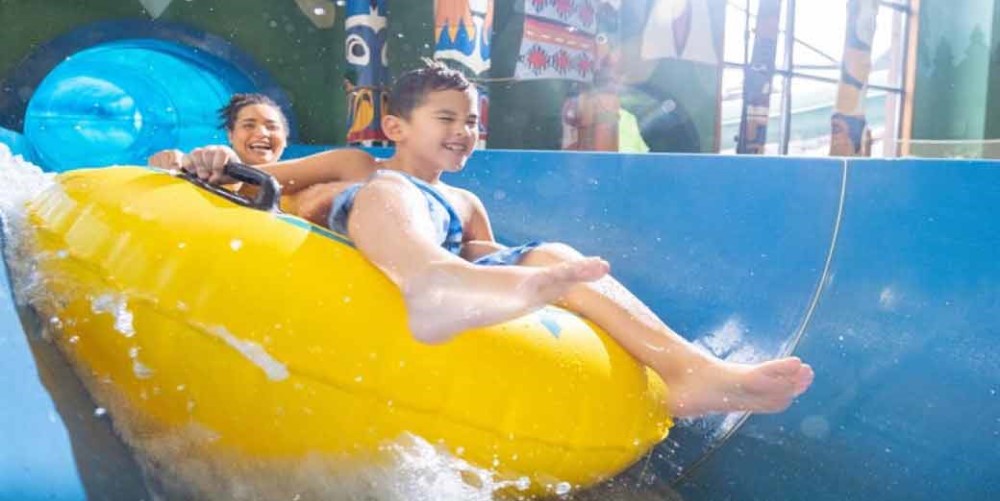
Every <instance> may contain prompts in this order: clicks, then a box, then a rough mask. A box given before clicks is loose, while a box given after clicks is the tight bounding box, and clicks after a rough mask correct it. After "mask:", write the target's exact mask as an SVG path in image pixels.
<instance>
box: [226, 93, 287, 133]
mask: <svg viewBox="0 0 1000 501" xmlns="http://www.w3.org/2000/svg"><path fill="white" fill-rule="evenodd" d="M253 104H266V105H268V106H270V107H272V108H274V109H276V110H278V115H281V124H282V125H284V126H285V131H286V132H287V131H288V118H287V117H285V112H284V111H281V106H278V103H276V102H274V100H273V99H271V98H269V97H267V96H265V95H264V94H256V93H247V94H233V97H231V98H229V103H227V104H226V105H225V106H223V107H222V108H219V120H221V123H220V124H219V127H221V128H223V129H226V130H228V131H232V130H233V128H234V127H236V117H237V116H238V115H239V114H240V110H242V109H243V108H246V107H247V106H250V105H253Z"/></svg>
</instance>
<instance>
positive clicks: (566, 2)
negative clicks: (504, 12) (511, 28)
mask: <svg viewBox="0 0 1000 501" xmlns="http://www.w3.org/2000/svg"><path fill="white" fill-rule="evenodd" d="M597 4H598V2H597V1H596V0H524V3H523V4H521V3H518V4H516V6H518V7H521V12H522V13H523V14H524V15H526V16H530V17H533V18H535V19H542V20H546V21H550V22H555V23H559V24H562V25H565V26H568V27H570V28H572V30H573V31H582V32H584V33H587V34H589V35H593V34H594V33H596V32H597Z"/></svg>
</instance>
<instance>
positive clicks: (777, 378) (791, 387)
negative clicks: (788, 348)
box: [666, 357, 813, 417]
mask: <svg viewBox="0 0 1000 501" xmlns="http://www.w3.org/2000/svg"><path fill="white" fill-rule="evenodd" d="M697 365H698V366H697V367H691V368H689V369H686V370H683V371H681V374H680V375H679V376H674V377H672V378H669V379H672V380H669V379H668V380H667V381H666V382H667V385H668V386H669V391H670V397H669V398H670V402H669V406H670V410H671V413H672V414H673V415H674V416H676V417H694V416H700V415H704V414H708V413H712V412H735V411H750V412H764V413H769V412H780V411H783V410H785V409H786V408H787V407H788V406H789V404H791V402H792V399H793V398H795V397H797V396H799V395H801V394H802V392H804V391H806V389H807V388H808V387H809V385H810V384H812V380H813V370H812V368H811V367H809V365H808V364H804V363H802V361H801V360H799V359H798V358H796V357H789V358H782V359H778V360H771V361H769V362H763V363H760V364H755V365H746V364H735V363H730V362H722V361H715V360H711V361H704V362H701V363H699V364H697Z"/></svg>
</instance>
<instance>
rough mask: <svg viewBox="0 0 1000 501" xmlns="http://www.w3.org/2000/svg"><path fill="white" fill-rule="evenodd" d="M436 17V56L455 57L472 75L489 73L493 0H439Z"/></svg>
mask: <svg viewBox="0 0 1000 501" xmlns="http://www.w3.org/2000/svg"><path fill="white" fill-rule="evenodd" d="M434 18H435V19H434V40H435V41H436V43H435V46H434V59H441V60H447V61H453V62H455V63H457V64H458V65H459V66H461V67H463V68H464V69H465V70H466V71H467V73H468V74H469V76H472V77H476V76H481V75H484V74H486V72H488V71H489V69H490V39H491V37H492V34H493V0H438V2H437V4H436V10H435V13H434Z"/></svg>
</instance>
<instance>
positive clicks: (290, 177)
mask: <svg viewBox="0 0 1000 501" xmlns="http://www.w3.org/2000/svg"><path fill="white" fill-rule="evenodd" d="M474 92H475V91H474V87H472V86H471V85H470V83H469V82H468V81H467V80H466V79H465V78H464V77H463V76H462V75H461V73H458V72H456V71H453V70H450V69H448V68H447V67H445V66H443V65H441V64H434V63H431V64H429V65H428V66H427V67H425V68H421V69H418V70H414V71H411V72H408V73H406V74H404V75H402V76H401V77H400V78H399V79H398V80H397V82H396V84H395V86H394V87H393V91H392V94H391V95H390V100H389V114H387V115H386V116H385V117H384V118H383V121H382V127H383V130H384V132H385V133H386V135H387V136H388V137H389V139H391V140H392V141H394V142H395V143H396V151H395V154H394V155H393V157H392V158H390V159H388V160H386V161H384V162H377V161H376V160H375V159H374V158H372V157H371V156H370V155H368V154H367V153H365V152H362V151H356V150H336V151H329V152H324V153H319V154H317V155H313V156H310V157H306V158H302V159H299V160H292V161H288V162H282V163H279V164H274V165H270V166H266V167H264V170H266V171H267V172H269V173H270V174H272V175H273V176H275V178H277V180H278V182H279V183H281V184H282V186H283V188H284V189H285V193H287V194H289V195H293V196H294V197H295V200H296V202H295V205H296V212H297V213H298V215H300V216H301V217H304V218H306V219H309V220H310V221H313V222H315V223H317V224H322V225H325V226H329V227H330V228H331V229H333V230H335V231H338V232H341V233H346V234H347V235H348V236H349V237H350V238H351V240H353V241H354V243H355V245H356V246H357V248H358V250H359V251H360V252H361V253H362V254H363V255H364V256H365V257H366V258H367V259H369V260H370V261H371V262H372V263H373V264H375V265H376V266H377V267H378V268H379V269H381V270H382V271H383V272H384V273H385V274H386V275H387V276H388V277H389V278H390V279H391V280H392V281H393V282H394V283H395V284H396V285H397V286H398V287H399V288H400V290H401V291H402V293H403V298H404V300H405V302H406V307H407V314H408V321H409V326H410V329H411V331H412V333H413V335H414V336H415V337H416V338H417V339H419V340H421V341H424V342H428V343H438V342H445V341H447V340H448V339H450V338H451V337H452V336H454V335H455V334H457V333H459V332H461V331H463V330H466V329H469V328H472V327H476V326H482V325H489V324H493V323H499V322H501V321H504V320H508V319H510V318H513V317H516V316H519V315H522V314H525V313H528V312H530V311H533V310H535V309H537V308H540V307H542V306H543V305H545V304H547V303H550V302H556V303H557V304H559V305H561V306H564V307H566V308H568V309H570V310H573V311H575V312H577V313H579V314H581V315H583V316H585V317H587V318H589V319H590V320H592V321H594V322H595V323H597V324H598V325H600V326H601V327H603V328H604V329H605V330H606V331H607V332H608V334H610V335H611V336H612V337H613V338H614V339H615V340H616V341H617V342H618V343H619V344H621V345H622V346H623V347H624V348H625V349H626V350H627V351H628V352H629V353H631V354H632V356H634V357H635V358H636V359H638V360H639V361H640V362H642V363H643V364H646V365H647V366H649V367H651V368H652V369H653V370H655V371H656V372H657V373H658V374H659V375H660V376H661V377H662V378H663V380H664V381H665V382H666V383H667V384H668V385H669V387H670V393H669V402H668V405H669V406H670V411H671V413H672V414H673V415H674V416H677V417H691V416H698V415H702V414H706V413H710V412H729V411H741V410H745V411H753V412H778V411H781V410H783V409H785V408H786V407H787V406H788V405H789V404H790V403H791V400H792V399H793V398H795V397H796V396H798V395H799V394H801V393H802V392H804V391H805V390H806V388H808V386H809V385H810V384H811V383H812V379H813V372H812V369H811V368H810V367H809V366H808V365H807V364H804V363H802V362H801V361H800V360H799V359H798V358H794V357H789V358H783V359H779V360H772V361H769V362H764V363H761V364H756V365H743V364H734V363H729V362H724V361H721V360H718V359H716V358H714V357H712V356H711V355H709V354H706V353H704V352H702V351H701V350H699V349H698V348H696V347H695V346H694V345H692V344H690V343H689V342H688V341H687V340H685V339H684V338H682V337H681V336H679V335H678V334H676V333H675V332H673V331H672V330H671V329H670V328H669V327H668V326H667V325H666V324H664V323H663V322H662V321H661V320H660V319H659V318H657V317H656V315H655V314H654V313H653V312H652V311H651V310H650V309H649V308H648V307H646V306H645V305H644V304H643V303H642V302H641V301H639V300H638V299H637V298H636V297H635V296H633V295H632V294H631V293H630V292H629V291H628V290H627V289H625V287H624V286H622V285H621V284H620V283H618V282H617V281H616V280H614V279H613V278H611V277H610V276H607V273H608V270H609V265H608V263H607V262H605V261H603V260H602V259H599V258H594V257H584V256H582V255H580V254H579V253H578V252H576V251H575V250H573V249H572V248H570V247H568V246H565V245H562V244H540V245H539V244H528V245H525V246H521V247H515V248H512V249H504V248H503V247H502V246H500V245H499V244H497V243H496V242H495V240H494V238H493V231H492V229H491V228H490V223H489V218H488V217H487V214H486V210H485V209H484V208H483V205H482V203H481V202H480V201H479V199H478V198H477V197H476V196H475V195H473V194H472V193H470V192H468V191H465V190H460V189H458V188H454V187H451V186H448V185H446V184H444V183H442V182H441V180H440V176H441V174H442V173H444V172H455V171H458V170H460V169H462V168H463V167H464V165H465V162H466V160H468V158H469V155H471V154H472V151H473V148H474V147H475V144H476V140H477V139H478V132H477V120H478V110H477V103H478V100H477V99H476V96H475V95H474ZM230 160H238V157H237V156H236V155H235V153H234V152H232V151H231V150H229V149H228V148H225V147H209V148H202V149H199V150H195V151H193V152H191V154H190V155H189V156H188V158H187V159H186V164H185V169H187V170H189V171H192V172H195V173H197V175H198V176H199V177H201V178H202V179H205V180H207V181H209V182H213V183H225V182H228V181H230V180H228V179H227V178H225V177H224V176H223V175H222V169H223V167H224V165H225V163H226V162H228V161H230ZM496 264H500V265H509V266H491V265H496Z"/></svg>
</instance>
